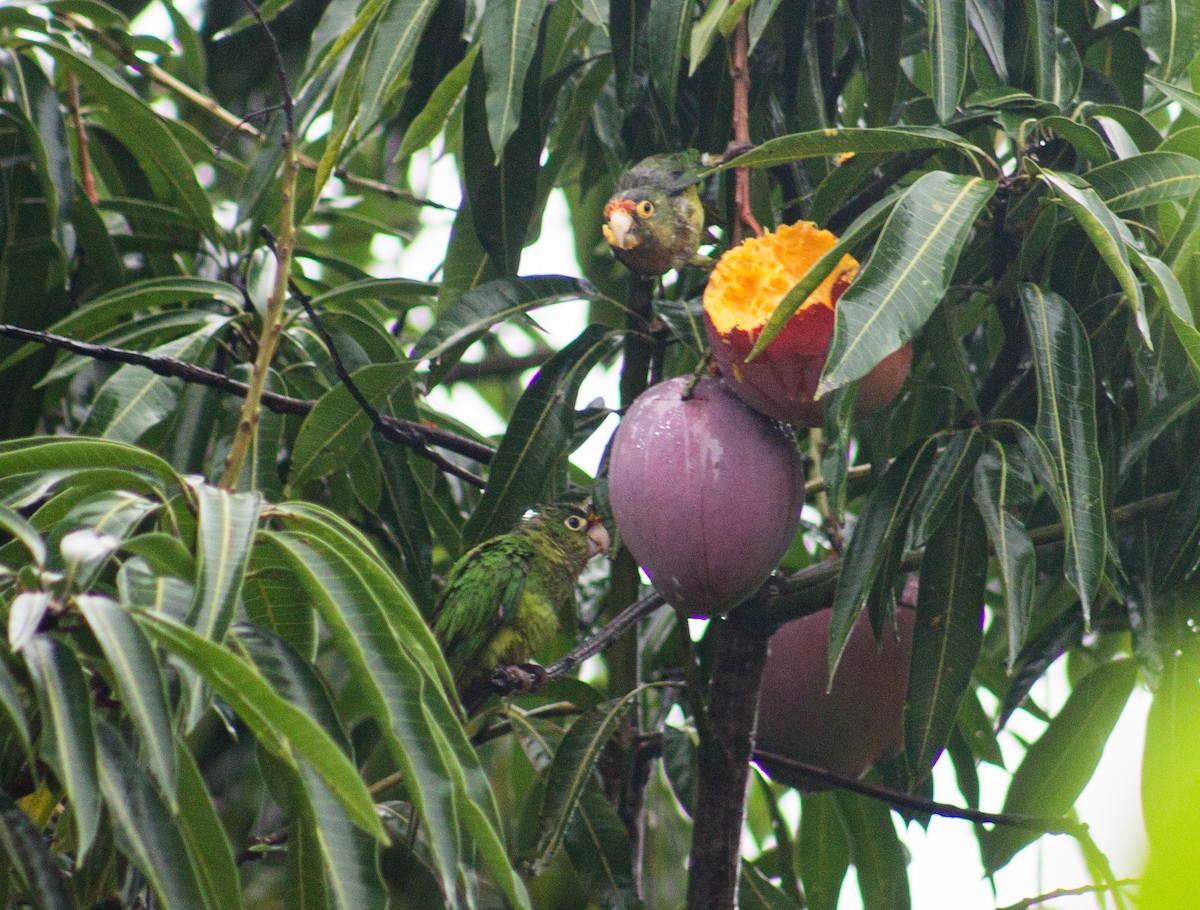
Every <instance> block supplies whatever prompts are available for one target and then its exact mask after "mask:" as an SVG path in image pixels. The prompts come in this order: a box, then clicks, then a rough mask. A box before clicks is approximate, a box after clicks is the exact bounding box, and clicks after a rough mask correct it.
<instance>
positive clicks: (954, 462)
mask: <svg viewBox="0 0 1200 910" xmlns="http://www.w3.org/2000/svg"><path fill="white" fill-rule="evenodd" d="M983 445H984V436H983V434H982V433H981V432H979V431H978V430H976V429H971V430H968V431H967V432H965V433H955V434H954V435H953V436H951V437H950V441H949V442H948V443H946V446H945V448H943V449H941V450H940V451H939V452H938V453H937V454H936V455H934V457H933V465H932V466H931V467H930V469H929V476H928V477H927V478H926V479H925V484H924V487H923V488H922V489H921V497H920V498H919V499H918V500H917V504H916V505H915V506H914V507H913V524H912V530H911V532H910V533H909V545H910V546H913V547H919V546H921V545H922V544H924V543H925V542H926V541H927V540H929V538H930V537H931V536H932V535H933V534H934V532H935V531H937V529H938V528H940V527H941V526H942V522H943V521H945V520H946V518H947V516H948V515H949V514H950V512H951V511H952V510H954V509H956V508H957V507H958V506H957V503H958V494H959V493H960V492H961V491H962V489H963V486H964V485H965V484H966V482H967V478H968V477H970V476H971V472H972V471H974V470H975V462H976V460H977V459H978V458H979V455H980V452H982V450H983ZM935 552H936V551H935Z"/></svg>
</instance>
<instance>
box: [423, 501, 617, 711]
mask: <svg viewBox="0 0 1200 910" xmlns="http://www.w3.org/2000/svg"><path fill="white" fill-rule="evenodd" d="M606 552H608V532H607V531H606V530H605V528H604V524H603V522H602V521H601V520H600V517H599V516H598V515H596V514H595V513H594V512H591V511H590V510H589V509H586V508H583V507H580V506H578V505H567V504H556V505H550V506H545V507H543V508H541V509H540V510H538V511H536V512H534V513H533V514H531V515H529V516H528V517H526V518H524V519H523V520H522V521H521V523H520V525H518V526H517V528H516V529H515V530H513V531H511V532H509V533H507V534H501V535H500V536H498V537H493V538H491V539H490V540H485V541H484V542H483V543H481V544H479V546H477V547H475V548H474V549H472V550H470V551H469V552H468V553H466V554H465V555H463V557H462V558H461V559H459V560H458V562H456V563H455V564H454V567H453V568H452V569H451V570H450V575H449V577H448V578H447V580H446V586H445V587H444V588H443V589H442V593H441V596H440V597H439V598H438V602H437V605H436V606H435V608H434V616H433V631H434V635H435V636H436V638H437V640H438V643H439V644H440V645H441V647H442V651H443V652H444V653H445V655H446V662H447V663H448V664H449V665H450V670H451V672H452V673H453V674H454V679H455V681H456V683H457V684H458V689H459V692H460V693H461V694H463V696H464V701H465V702H467V703H468V707H470V702H471V701H473V700H474V697H472V698H470V699H468V698H467V694H468V693H472V691H473V690H475V691H474V692H473V696H477V695H478V694H479V693H478V691H477V690H478V684H480V683H486V682H487V679H488V677H489V676H490V674H491V672H492V671H493V670H495V669H496V668H497V667H499V666H501V665H504V664H522V663H525V662H526V661H528V660H529V659H530V658H531V657H532V656H533V654H534V653H535V652H536V651H537V650H538V648H540V647H541V646H542V644H543V643H544V642H546V641H547V640H548V639H550V638H551V637H553V636H554V635H555V634H556V633H557V631H558V625H559V624H558V613H557V611H558V608H559V607H560V606H561V605H562V604H563V603H564V602H565V601H566V600H567V598H568V597H569V596H570V595H571V593H572V592H573V591H574V590H575V583H576V581H577V580H578V578H579V573H580V572H582V571H583V567H584V566H585V565H587V562H588V560H589V559H591V558H592V557H593V556H595V555H597V554H598V553H606Z"/></svg>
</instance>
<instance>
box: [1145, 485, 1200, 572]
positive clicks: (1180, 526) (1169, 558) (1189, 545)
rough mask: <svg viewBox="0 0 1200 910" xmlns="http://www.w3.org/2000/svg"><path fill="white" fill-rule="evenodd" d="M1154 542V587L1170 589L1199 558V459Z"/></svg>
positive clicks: (1191, 568)
mask: <svg viewBox="0 0 1200 910" xmlns="http://www.w3.org/2000/svg"><path fill="white" fill-rule="evenodd" d="M1158 533H1159V536H1158V539H1157V541H1156V542H1155V545H1154V587H1155V588H1156V589H1159V590H1163V591H1169V590H1171V589H1172V588H1174V587H1175V586H1177V585H1179V584H1180V583H1181V582H1184V581H1186V580H1187V579H1188V578H1190V577H1191V576H1192V574H1193V573H1194V572H1195V571H1196V564H1197V562H1200V462H1197V463H1193V464H1192V466H1191V467H1190V468H1188V472H1187V475H1186V476H1185V477H1184V478H1183V483H1182V484H1180V486H1179V496H1178V497H1176V499H1175V502H1174V503H1172V505H1171V509H1170V511H1169V512H1168V513H1167V517H1166V520H1165V521H1163V523H1162V526H1161V529H1160V530H1159V532H1158Z"/></svg>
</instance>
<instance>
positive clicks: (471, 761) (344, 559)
mask: <svg viewBox="0 0 1200 910" xmlns="http://www.w3.org/2000/svg"><path fill="white" fill-rule="evenodd" d="M287 510H288V512H286V513H284V515H286V516H287V520H288V521H289V523H291V524H294V525H296V526H298V527H300V528H303V529H304V530H305V532H306V533H302V534H297V533H289V534H274V533H268V534H262V535H260V543H259V545H260V546H264V547H268V548H270V549H271V550H272V551H274V552H277V553H278V554H279V556H280V557H283V558H284V559H285V560H286V561H287V562H288V563H289V564H290V568H291V570H292V571H293V572H294V573H295V576H296V578H297V580H298V581H299V582H300V584H301V585H302V587H303V589H304V590H305V591H306V592H307V593H308V595H309V596H310V598H311V600H312V604H313V607H314V609H316V610H317V612H318V613H320V615H321V617H322V619H324V621H325V624H326V626H328V628H329V630H330V634H331V635H332V637H333V641H334V645H335V647H336V648H337V650H338V652H339V653H340V654H341V655H342V656H343V658H344V659H345V660H346V661H347V662H348V664H349V668H350V677H351V679H353V680H354V681H355V684H356V685H357V686H358V688H359V690H360V692H361V693H362V702H363V710H364V711H365V712H366V713H367V714H369V715H370V716H372V717H374V718H375V719H376V721H377V723H378V725H379V729H380V731H381V733H382V734H383V740H384V743H385V745H386V747H387V750H388V754H389V755H391V757H392V759H393V760H394V761H395V762H396V764H397V766H398V767H399V769H400V771H401V772H402V773H403V775H404V780H405V782H406V785H407V789H408V793H409V798H410V799H411V800H412V802H413V805H414V807H415V808H416V810H417V812H418V813H419V814H420V816H421V820H422V827H423V828H424V830H425V832H426V836H427V838H428V843H429V849H430V853H431V856H432V861H433V868H434V870H435V874H436V875H437V877H438V879H439V880H440V882H441V884H442V886H443V888H445V890H446V891H447V893H449V894H451V895H456V894H459V892H460V883H459V879H458V869H459V864H460V863H461V862H464V861H465V860H464V859H463V858H462V852H463V851H464V850H467V849H470V847H471V844H472V842H473V844H474V846H475V847H477V848H478V849H479V850H480V851H481V853H480V855H481V858H482V860H483V865H484V866H485V867H486V868H487V869H489V871H490V872H491V874H492V876H493V878H494V879H495V880H496V883H497V884H498V885H499V886H500V888H501V889H502V891H503V893H504V894H505V895H506V896H507V897H508V899H509V900H510V901H511V902H512V903H513V904H515V905H516V906H517V907H522V908H524V907H528V906H529V902H528V897H527V896H526V894H525V889H524V886H523V884H522V883H521V881H520V879H519V878H517V877H516V874H515V873H514V871H513V869H512V867H511V866H510V865H509V862H508V858H507V856H506V854H505V852H504V848H503V845H502V843H501V842H500V839H499V835H498V834H497V833H496V832H497V830H498V829H499V827H500V824H499V818H500V814H499V810H498V808H497V807H496V802H495V796H494V795H493V793H492V790H491V785H490V784H489V782H488V779H487V777H486V776H485V775H484V774H483V770H482V768H481V767H480V765H479V759H478V757H477V756H476V754H475V751H474V749H473V748H472V747H471V745H470V743H469V742H468V740H467V738H466V735H465V733H464V732H463V729H462V726H461V724H460V723H459V720H458V717H457V715H456V712H455V708H454V707H452V706H451V704H450V702H449V699H448V696H447V692H448V691H453V688H452V687H453V682H452V681H451V680H450V671H449V669H448V668H447V667H446V664H445V660H444V659H443V658H442V656H441V652H440V651H439V649H438V647H437V644H436V642H435V641H434V639H433V633H432V632H431V631H430V630H429V627H428V626H427V625H426V624H425V622H424V620H423V619H422V617H421V615H420V614H419V613H418V612H417V610H416V607H415V606H414V605H413V603H412V601H411V599H409V597H408V595H407V593H406V592H404V589H403V588H401V587H400V586H399V585H398V584H396V581H395V578H394V577H393V576H391V575H390V573H388V572H386V570H384V569H383V567H382V566H381V565H380V563H379V562H378V561H377V558H376V557H374V556H372V555H370V550H369V549H363V548H362V547H361V546H360V545H359V544H358V542H357V541H356V540H355V536H356V533H357V532H354V531H353V530H350V531H349V532H348V533H347V532H344V531H342V530H341V529H340V528H338V527H337V526H336V525H335V524H334V523H333V519H332V518H326V517H324V516H323V515H322V514H321V513H320V512H317V511H315V510H313V509H312V508H311V507H304V506H301V505H300V504H290V505H289V506H288V507H287ZM289 513H290V514H289ZM318 535H319V536H318ZM472 810H473V811H472ZM464 835H466V836H465V837H464Z"/></svg>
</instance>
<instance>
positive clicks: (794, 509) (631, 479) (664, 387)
mask: <svg viewBox="0 0 1200 910" xmlns="http://www.w3.org/2000/svg"><path fill="white" fill-rule="evenodd" d="M690 381H691V377H689V376H677V377H676V378H674V379H669V380H667V381H665V382H661V383H659V384H658V385H655V386H653V387H651V388H650V389H648V390H646V391H645V392H644V393H643V394H642V395H641V396H639V397H638V398H637V400H636V401H634V403H633V404H632V405H631V406H630V408H629V410H628V412H627V413H626V414H625V417H624V419H623V420H622V421H621V425H620V426H619V427H618V428H617V432H616V435H615V436H614V438H613V445H612V452H611V454H610V456H609V469H608V490H609V499H610V502H611V504H612V512H613V518H614V520H615V522H616V526H617V529H618V531H619V532H620V534H621V540H622V542H623V543H624V544H625V546H626V547H628V548H629V552H630V553H632V554H633V557H634V559H636V560H637V562H638V564H639V565H641V567H642V568H643V569H644V570H645V571H646V574H647V575H649V576H650V579H651V581H652V582H653V583H654V586H655V587H656V588H657V589H658V590H659V592H660V593H661V594H662V595H663V597H665V598H666V599H667V601H668V602H670V603H671V604H672V605H673V606H674V607H675V608H676V609H679V610H683V611H684V612H685V613H686V614H687V615H689V616H713V615H719V614H721V613H724V612H725V611H726V610H729V609H730V608H732V607H734V606H737V604H739V603H741V601H742V600H744V599H745V598H746V597H748V596H749V595H751V594H753V593H754V592H755V591H756V590H757V589H758V588H759V586H760V585H761V584H762V583H763V582H764V581H765V580H766V578H767V576H768V575H770V574H771V572H772V571H773V570H774V569H775V567H776V566H778V564H779V561H780V560H781V559H782V558H783V556H784V554H785V553H786V552H787V551H788V547H789V546H790V545H791V542H792V538H793V537H794V536H795V533H796V529H797V528H798V527H799V524H800V510H801V509H802V508H803V506H804V465H803V459H802V458H801V456H800V453H799V451H798V450H797V449H796V443H795V440H794V438H793V437H792V435H791V432H790V431H789V430H787V429H786V428H784V427H782V426H780V425H779V424H777V423H775V422H773V421H770V420H767V419H766V418H765V417H763V416H762V415H761V414H758V413H757V412H755V411H753V410H751V409H750V408H749V407H747V406H746V405H745V404H744V403H743V402H742V401H741V400H740V399H739V398H738V397H737V396H735V395H734V394H733V393H732V392H730V391H729V389H728V388H727V387H726V385H725V384H724V383H723V382H721V381H720V380H718V379H714V378H712V377H708V376H705V377H701V379H700V380H699V381H698V382H697V383H696V386H695V389H694V390H693V393H692V396H691V398H690V399H688V400H686V401H685V400H684V399H683V394H684V392H685V391H686V389H687V386H688V384H689V382H690Z"/></svg>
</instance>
